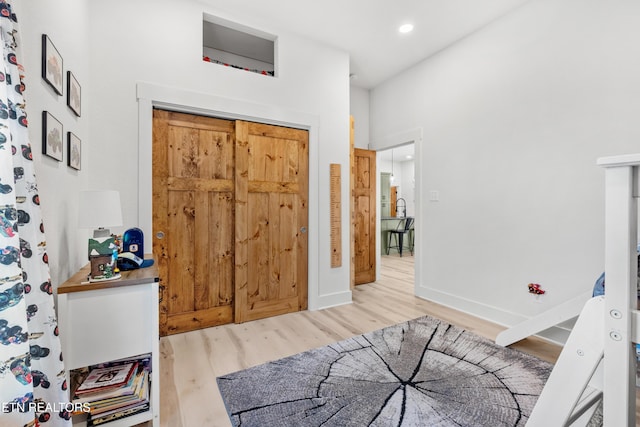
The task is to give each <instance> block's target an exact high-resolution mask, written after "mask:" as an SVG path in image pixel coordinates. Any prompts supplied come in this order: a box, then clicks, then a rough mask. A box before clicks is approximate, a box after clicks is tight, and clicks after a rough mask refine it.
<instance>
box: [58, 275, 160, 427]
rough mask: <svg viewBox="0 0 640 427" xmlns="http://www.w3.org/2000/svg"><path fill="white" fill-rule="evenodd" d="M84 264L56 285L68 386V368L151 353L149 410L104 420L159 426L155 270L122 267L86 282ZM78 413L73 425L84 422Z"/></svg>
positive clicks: (111, 426) (109, 425)
mask: <svg viewBox="0 0 640 427" xmlns="http://www.w3.org/2000/svg"><path fill="white" fill-rule="evenodd" d="M88 273H89V265H87V266H85V267H84V268H82V269H81V270H80V271H79V272H78V273H76V274H75V275H74V276H73V277H71V278H70V279H69V280H67V281H66V282H65V283H63V284H62V285H60V287H59V288H58V325H59V331H60V340H61V342H62V355H63V357H64V362H65V369H66V371H67V384H68V386H69V388H71V383H70V381H69V373H70V371H71V370H73V369H78V368H83V367H87V366H90V365H95V364H98V363H104V362H109V361H113V360H117V359H123V358H127V357H133V356H138V355H141V354H147V353H149V354H151V364H152V365H151V366H152V371H151V395H150V409H149V411H146V412H142V413H139V414H136V415H132V416H130V417H126V418H123V419H120V420H116V421H112V422H109V423H105V424H104V425H106V426H108V427H115V426H131V425H136V424H138V423H142V422H145V421H150V422H151V425H153V426H155V427H158V426H159V425H160V420H159V418H160V415H159V372H160V370H159V366H158V364H159V361H160V357H159V332H158V269H157V265H156V264H154V265H153V266H151V267H147V268H143V269H138V270H131V271H126V272H122V273H121V274H122V277H121V278H120V279H118V280H113V281H107V282H95V283H86V281H87V275H88ZM82 418H83V417H82V416H77V417H74V425H84V420H83V419H82Z"/></svg>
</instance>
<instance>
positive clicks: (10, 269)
mask: <svg viewBox="0 0 640 427" xmlns="http://www.w3.org/2000/svg"><path fill="white" fill-rule="evenodd" d="M0 33H1V34H0V36H1V40H2V49H3V54H2V59H3V64H0V405H1V406H0V426H27V425H28V426H33V425H45V426H63V425H64V426H69V425H71V423H70V421H69V418H70V414H69V411H68V409H70V405H69V404H68V403H67V402H68V396H67V394H68V393H67V391H66V390H67V384H66V381H65V371H64V366H63V363H62V354H61V346H60V340H59V338H58V327H57V321H56V316H55V311H54V304H53V296H52V295H51V279H50V276H49V265H48V263H47V262H48V259H47V252H46V243H45V237H44V228H43V225H42V219H41V212H40V200H39V198H38V188H37V185H36V177H35V173H34V167H33V161H32V157H31V145H30V143H29V135H28V132H27V118H26V113H25V104H24V102H25V101H24V98H23V96H22V92H23V89H24V85H23V84H22V77H23V75H24V70H23V69H22V67H21V66H20V65H19V60H20V52H19V44H20V39H19V34H18V23H17V19H16V17H15V15H14V14H13V13H12V11H11V5H10V4H9V3H7V2H5V1H0ZM1 83H4V84H1Z"/></svg>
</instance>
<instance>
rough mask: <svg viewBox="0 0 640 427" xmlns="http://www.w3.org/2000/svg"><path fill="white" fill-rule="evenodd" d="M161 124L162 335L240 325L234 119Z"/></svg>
mask: <svg viewBox="0 0 640 427" xmlns="http://www.w3.org/2000/svg"><path fill="white" fill-rule="evenodd" d="M153 123H154V124H153V184H152V185H153V233H154V237H153V253H154V254H155V255H156V257H157V259H158V267H159V273H160V278H161V281H162V282H161V285H162V286H164V292H163V299H162V302H161V303H160V334H161V335H168V334H173V333H179V332H186V331H190V330H195V329H200V328H205V327H209V326H214V325H220V324H224V323H230V322H233V292H234V278H233V273H234V267H233V266H234V259H233V254H234V234H233V227H234V226H233V216H234V215H233V210H234V195H233V194H234V183H233V179H234V140H235V137H234V132H235V131H234V122H233V121H228V120H219V119H214V118H210V117H200V116H193V115H189V114H181V113H174V112H167V111H160V110H155V111H154V121H153Z"/></svg>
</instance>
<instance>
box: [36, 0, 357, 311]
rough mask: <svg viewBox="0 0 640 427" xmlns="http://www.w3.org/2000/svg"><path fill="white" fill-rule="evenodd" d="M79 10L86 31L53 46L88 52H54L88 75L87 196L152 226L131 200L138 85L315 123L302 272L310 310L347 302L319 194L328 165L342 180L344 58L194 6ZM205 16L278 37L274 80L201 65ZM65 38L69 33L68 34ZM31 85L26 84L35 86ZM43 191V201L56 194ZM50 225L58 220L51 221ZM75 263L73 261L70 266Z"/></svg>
mask: <svg viewBox="0 0 640 427" xmlns="http://www.w3.org/2000/svg"><path fill="white" fill-rule="evenodd" d="M30 3H31V4H30V11H29V13H30V14H32V15H34V16H36V17H38V20H39V21H41V22H44V21H46V20H48V19H51V16H50V15H47V14H46V12H47V11H49V10H54V9H55V8H54V7H53V6H47V5H48V2H46V1H43V0H34V1H33V2H30ZM80 3H83V4H86V5H87V6H84V7H86V8H88V19H86V20H82V21H81V22H87V24H86V28H85V30H84V31H79V32H78V33H77V34H76V32H75V29H74V25H71V24H70V22H71V21H69V20H68V19H66V18H65V19H63V17H60V19H59V20H58V21H59V22H60V30H59V32H60V34H59V35H58V37H56V39H60V40H61V43H64V39H66V38H69V39H71V40H75V41H79V40H80V41H81V43H82V44H90V46H91V51H90V52H88V51H85V52H84V54H83V55H78V56H77V57H76V56H75V52H73V51H71V50H70V48H69V47H67V46H64V45H63V46H58V47H59V48H62V49H61V50H62V54H63V55H64V56H65V60H66V58H67V57H69V58H75V59H76V60H78V61H79V60H80V58H88V71H87V72H85V73H83V74H84V75H82V76H79V77H80V81H81V82H82V83H87V84H83V97H84V99H83V102H84V104H85V106H84V108H87V109H88V116H87V117H86V118H85V117H83V118H82V121H83V122H84V124H85V125H86V126H87V127H88V129H89V135H87V136H86V137H85V138H86V142H85V147H86V150H87V151H86V154H87V156H88V158H87V160H88V161H87V162H85V163H84V167H83V169H84V171H89V172H88V184H87V186H88V187H90V188H105V187H106V188H113V189H116V190H119V191H120V193H121V198H122V204H123V216H124V222H125V225H124V227H123V228H122V229H126V228H129V227H133V226H143V225H146V224H147V223H150V218H146V222H145V218H143V219H142V220H141V219H140V212H141V211H142V212H147V211H148V207H147V206H142V207H141V206H140V205H139V202H138V200H139V198H142V199H143V200H147V198H148V196H149V195H148V194H139V190H138V189H139V188H144V186H145V182H139V177H138V167H139V163H140V158H139V156H138V144H139V141H138V134H139V126H146V125H147V124H146V123H141V122H139V120H138V107H139V105H138V100H137V97H136V96H137V95H136V88H137V87H138V85H139V84H141V83H144V84H151V85H155V86H157V87H161V88H165V89H166V90H167V91H169V92H171V91H174V92H176V93H178V92H180V93H187V92H189V93H194V94H200V95H203V96H204V97H205V98H207V97H208V99H218V100H220V99H226V100H229V103H233V101H238V102H240V103H244V105H251V106H252V111H258V112H260V111H264V112H265V115H269V114H271V113H269V112H273V111H284V112H294V113H296V112H299V113H301V114H302V115H306V116H314V117H317V119H318V120H317V121H318V123H321V126H317V129H315V130H314V131H315V132H317V134H318V139H317V141H316V143H317V145H318V146H319V147H317V151H316V152H317V153H318V155H317V156H316V158H311V159H310V162H311V163H312V165H313V166H312V169H314V170H315V175H314V176H310V187H311V188H312V187H314V186H315V187H316V188H318V191H317V193H316V194H315V195H311V198H310V200H309V210H310V219H311V218H315V221H316V225H315V227H313V229H311V228H310V230H309V233H310V239H309V246H310V254H313V256H314V257H313V258H312V257H310V261H309V262H310V271H311V272H314V273H313V274H315V277H313V278H312V280H315V281H316V282H317V283H318V286H319V288H318V289H316V290H315V292H316V293H317V294H316V295H314V297H315V298H316V307H312V308H318V307H321V306H326V305H333V304H341V303H345V302H349V301H350V298H351V293H350V291H349V252H348V251H349V237H348V231H349V229H348V227H343V234H342V244H343V248H342V252H343V262H342V267H341V268H334V269H332V268H330V247H329V243H330V241H329V235H330V234H329V215H328V207H329V186H328V185H326V183H328V182H329V164H330V163H339V164H341V165H342V170H343V171H344V174H345V176H346V173H347V171H348V170H349V169H348V168H349V58H348V55H347V54H346V53H344V52H341V51H337V50H335V49H331V48H328V47H325V46H322V45H319V44H316V43H314V42H310V41H307V40H303V39H300V38H298V37H296V36H293V35H290V34H286V33H283V32H282V31H280V30H279V29H277V28H272V27H271V26H270V24H269V23H268V22H246V21H243V19H242V17H241V16H234V15H233V14H232V12H224V13H222V12H220V11H216V10H214V9H213V8H211V7H210V6H206V5H204V4H203V3H200V2H198V1H195V0H190V1H183V2H181V3H180V5H179V7H176V4H175V2H170V1H168V0H161V1H151V0H139V1H136V2H130V1H125V0H115V1H111V2H80ZM56 7H59V6H58V5H56ZM203 13H208V14H211V15H217V16H220V17H222V18H224V19H227V20H230V21H235V22H238V23H240V24H242V25H246V26H249V27H254V28H257V29H259V30H261V31H265V32H268V33H271V34H276V35H278V36H279V38H278V42H277V52H278V55H279V58H278V59H279V60H278V76H279V77H277V78H272V77H268V76H262V75H258V74H255V73H250V72H245V71H242V70H236V69H232V68H229V67H224V66H220V65H217V64H211V63H207V62H204V61H203V60H202V17H203ZM72 16H74V15H72ZM34 20H35V19H34ZM63 22H65V25H64V26H62V23H63ZM29 30H30V31H33V32H39V31H40V28H39V27H38V26H35V25H33V26H30V28H29ZM65 31H72V34H67V33H65ZM38 46H39V45H33V46H32V47H33V50H32V52H31V55H36V56H37V57H38V58H39V54H40V53H39V48H38ZM65 66H66V62H65ZM65 68H66V67H65ZM38 75H39V74H35V75H34V77H35V78H36V80H37V77H38ZM89 75H90V77H91V81H90V82H89V78H88V76H89ZM88 83H90V84H88ZM42 102H43V101H42ZM40 106H41V105H40V103H36V104H35V105H32V106H31V111H37V110H39V109H40ZM201 107H202V106H201ZM204 108H205V109H206V105H205V106H204ZM32 114H33V113H32ZM260 115H261V114H260V113H256V115H255V117H254V118H256V119H259V118H260V117H259V116H260ZM294 115H295V114H294ZM312 151H313V150H312ZM143 154H144V155H146V154H148V153H143ZM65 167H66V166H65ZM49 178H50V179H51V181H52V182H55V180H57V179H58V178H59V176H58V173H57V172H56V171H52V173H51V174H50V175H49ZM147 178H148V179H150V177H147ZM142 179H143V180H144V177H142ZM72 182H73V183H74V184H75V183H76V182H78V183H79V185H73V186H71V185H70V186H69V187H68V189H67V191H69V193H76V192H77V189H78V187H81V186H83V185H84V183H80V180H79V179H76V180H74V181H72ZM348 184H349V181H348V180H347V179H345V180H343V182H342V196H343V197H342V199H343V200H342V204H343V206H348V203H349V199H348V195H349V191H348ZM48 190H49V192H48V196H49V200H51V199H53V198H54V197H53V194H54V190H53V189H48ZM69 197H71V195H70V196H69ZM52 209H57V207H55V208H52ZM348 214H349V211H348V209H343V215H342V223H343V224H348V220H349V217H348ZM53 215H56V214H52V213H51V214H50V216H53ZM141 222H142V223H144V224H141ZM311 226H312V224H310V227H311ZM143 231H144V232H145V237H149V236H150V235H151V234H152V230H150V229H149V227H144V228H143ZM76 233H77V231H76V230H75V229H68V227H67V228H64V229H59V230H55V234H56V235H57V237H58V238H59V239H68V240H74V239H75V238H76ZM62 249H63V248H61V247H60V248H58V251H56V253H52V255H51V256H50V259H52V262H60V261H59V260H60V258H61V257H62V256H63V253H62V252H63V251H62ZM145 250H146V251H147V252H149V251H150V250H151V248H150V247H149V248H147V247H145ZM64 256H66V253H64ZM83 262H84V260H82V259H81V258H80V257H78V256H76V264H77V266H80V265H81V264H82V263H83ZM67 276H68V275H67ZM65 278H66V276H65V275H64V274H59V275H58V277H57V279H58V280H64V279H65ZM310 291H311V289H310Z"/></svg>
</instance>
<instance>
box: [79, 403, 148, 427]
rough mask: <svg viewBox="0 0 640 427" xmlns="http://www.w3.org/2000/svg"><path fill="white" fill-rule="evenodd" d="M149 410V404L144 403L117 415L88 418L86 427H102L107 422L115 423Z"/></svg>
mask: <svg viewBox="0 0 640 427" xmlns="http://www.w3.org/2000/svg"><path fill="white" fill-rule="evenodd" d="M148 410H149V403H146V404H144V405H142V406H139V407H135V408H130V409H126V410H124V411H121V412H118V413H114V414H111V415H105V416H102V417H99V418H89V419H88V420H87V426H89V427H92V426H98V425H102V424H104V423H107V422H109V421H115V420H119V419H121V418H126V417H130V416H132V415H136V414H139V413H141V412H145V411H148Z"/></svg>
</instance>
